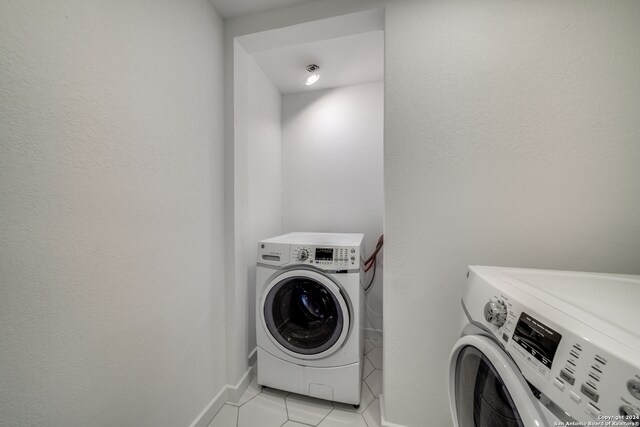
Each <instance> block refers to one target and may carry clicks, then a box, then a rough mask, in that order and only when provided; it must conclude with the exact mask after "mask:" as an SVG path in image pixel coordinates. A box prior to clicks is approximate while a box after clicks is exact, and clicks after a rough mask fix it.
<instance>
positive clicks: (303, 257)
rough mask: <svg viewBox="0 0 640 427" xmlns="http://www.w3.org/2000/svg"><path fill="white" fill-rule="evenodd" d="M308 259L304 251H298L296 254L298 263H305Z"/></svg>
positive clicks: (306, 252) (307, 254) (306, 251)
mask: <svg viewBox="0 0 640 427" xmlns="http://www.w3.org/2000/svg"><path fill="white" fill-rule="evenodd" d="M307 258H309V251H308V250H306V249H300V252H298V261H306V260H307Z"/></svg>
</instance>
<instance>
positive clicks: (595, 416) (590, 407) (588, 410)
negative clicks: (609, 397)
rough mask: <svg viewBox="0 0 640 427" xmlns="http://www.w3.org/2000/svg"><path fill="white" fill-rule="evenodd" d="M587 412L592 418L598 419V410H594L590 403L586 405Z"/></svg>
mask: <svg viewBox="0 0 640 427" xmlns="http://www.w3.org/2000/svg"><path fill="white" fill-rule="evenodd" d="M587 412H588V413H589V414H591V416H593V417H594V418H598V415H600V409H598V408H596V407H595V406H594V405H593V404H591V403H589V404H588V405H587Z"/></svg>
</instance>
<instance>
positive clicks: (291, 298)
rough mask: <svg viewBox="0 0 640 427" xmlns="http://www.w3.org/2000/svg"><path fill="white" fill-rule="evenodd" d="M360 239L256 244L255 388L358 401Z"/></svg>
mask: <svg viewBox="0 0 640 427" xmlns="http://www.w3.org/2000/svg"><path fill="white" fill-rule="evenodd" d="M363 237H364V235H363V234H329V233H289V234H285V235H282V236H278V237H274V238H271V239H267V240H263V241H261V242H259V244H258V262H257V268H256V323H257V324H256V339H257V344H258V383H259V384H260V385H264V386H268V387H273V388H278V389H281V390H287V391H291V392H294V393H299V394H304V395H308V396H313V397H318V398H322V399H327V400H332V401H337V402H344V403H351V404H354V405H357V404H359V402H360V390H361V381H362V361H363V357H364V346H363V338H364V335H363V330H364V318H363V315H364V310H363V304H364V290H363V286H362V284H363V280H364V272H363V269H362V267H363V262H362V257H363V255H364V254H363Z"/></svg>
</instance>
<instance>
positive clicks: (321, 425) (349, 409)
mask: <svg viewBox="0 0 640 427" xmlns="http://www.w3.org/2000/svg"><path fill="white" fill-rule="evenodd" d="M365 343H366V345H365V353H366V355H365V358H364V366H363V378H364V380H363V381H362V399H361V400H360V407H359V408H358V409H355V408H354V407H353V406H352V405H348V404H344V403H337V402H329V401H326V400H322V399H315V398H313V397H308V396H302V395H299V394H295V393H287V392H284V391H281V390H276V389H272V388H267V387H265V388H264V389H261V387H260V386H259V385H258V382H257V379H256V377H254V378H253V380H252V381H251V384H250V385H249V387H247V390H246V391H245V392H244V394H243V395H242V397H241V398H240V400H239V401H238V402H237V403H231V402H230V403H226V404H225V405H224V406H223V407H222V409H220V411H218V413H217V414H216V416H215V417H214V419H213V421H211V423H210V424H209V427H309V426H318V427H347V426H350V427H380V402H379V400H378V398H379V395H380V393H382V348H381V347H379V346H376V345H374V343H372V342H370V341H365ZM376 344H378V343H377V342H376Z"/></svg>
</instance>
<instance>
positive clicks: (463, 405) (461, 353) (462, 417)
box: [449, 335, 547, 427]
mask: <svg viewBox="0 0 640 427" xmlns="http://www.w3.org/2000/svg"><path fill="white" fill-rule="evenodd" d="M449 381H450V390H449V399H450V400H451V411H452V415H453V419H454V425H455V426H456V427H539V426H543V425H546V424H547V420H546V419H545V418H544V416H543V415H542V414H541V412H540V407H539V404H538V403H537V399H536V398H535V397H534V396H533V393H532V392H531V389H530V388H529V386H528V384H527V382H526V380H525V379H524V378H523V376H522V374H521V373H520V370H519V369H518V367H517V366H516V364H515V363H514V362H513V361H512V360H511V359H510V358H509V356H508V355H507V354H506V353H505V352H504V350H503V349H502V348H500V347H499V346H498V345H497V344H496V343H495V342H493V341H492V340H490V339H489V338H487V337H482V336H477V335H470V336H465V337H462V338H461V339H460V340H459V341H458V343H456V346H455V347H454V350H453V353H452V355H451V362H450V379H449Z"/></svg>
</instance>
